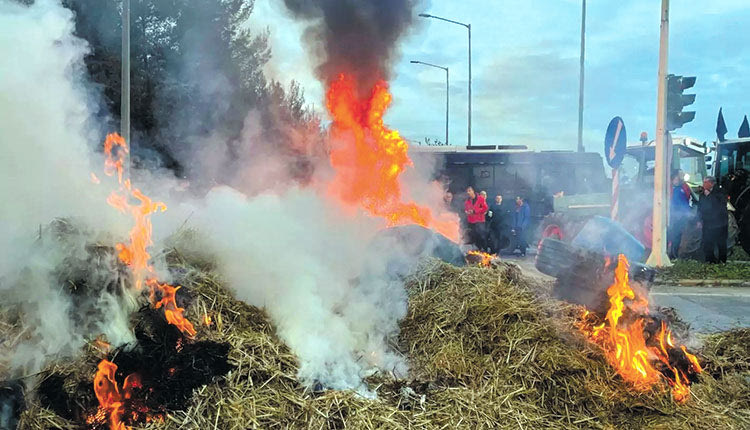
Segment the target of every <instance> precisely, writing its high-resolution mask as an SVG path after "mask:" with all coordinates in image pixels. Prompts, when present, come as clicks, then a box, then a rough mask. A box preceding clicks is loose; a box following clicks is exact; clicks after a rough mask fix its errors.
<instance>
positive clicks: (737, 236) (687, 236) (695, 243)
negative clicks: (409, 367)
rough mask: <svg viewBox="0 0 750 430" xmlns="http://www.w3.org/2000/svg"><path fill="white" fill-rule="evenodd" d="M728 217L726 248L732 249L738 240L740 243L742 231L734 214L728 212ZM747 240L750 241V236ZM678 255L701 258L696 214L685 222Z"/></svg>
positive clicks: (691, 258)
mask: <svg viewBox="0 0 750 430" xmlns="http://www.w3.org/2000/svg"><path fill="white" fill-rule="evenodd" d="M728 217H729V218H728V220H727V222H728V224H727V225H728V227H727V250H729V249H732V247H733V246H735V245H737V243H738V242H739V243H742V238H741V233H742V231H741V230H740V228H739V227H738V225H737V221H736V220H735V218H734V214H732V212H729V215H728ZM748 234H750V231H748ZM748 241H749V242H750V237H749V239H748ZM678 257H679V258H683V259H690V260H699V261H702V260H703V231H702V229H701V228H700V227H698V218H697V217H696V216H694V217H691V218H690V220H688V222H686V223H685V227H684V228H683V230H682V241H680V251H679V254H678Z"/></svg>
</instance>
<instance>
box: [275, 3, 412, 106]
mask: <svg viewBox="0 0 750 430" xmlns="http://www.w3.org/2000/svg"><path fill="white" fill-rule="evenodd" d="M416 3H417V2H416V1H415V0H346V1H339V0H284V4H285V5H286V7H287V8H288V9H289V11H290V12H292V14H293V15H294V16H295V17H297V18H302V19H306V20H309V21H311V22H312V23H311V26H310V27H309V28H308V30H307V34H306V39H307V40H309V41H310V43H311V44H312V50H313V53H314V55H316V56H318V57H319V58H320V63H319V66H318V70H317V72H318V76H319V78H320V79H321V80H322V81H323V82H325V83H327V82H329V81H330V80H331V79H332V78H334V77H335V76H336V75H337V74H339V73H343V72H346V73H352V74H354V75H355V76H356V82H357V83H358V84H359V85H360V89H365V90H369V89H370V88H372V85H373V84H374V83H375V82H377V81H378V80H379V79H387V78H388V74H389V71H390V64H389V63H390V61H391V59H392V58H393V56H394V53H395V50H396V42H397V41H398V40H399V39H400V38H401V36H403V35H404V33H405V32H406V30H407V29H408V28H409V26H410V25H411V23H412V19H413V15H414V14H413V9H414V6H415V4H416ZM363 93H364V92H363Z"/></svg>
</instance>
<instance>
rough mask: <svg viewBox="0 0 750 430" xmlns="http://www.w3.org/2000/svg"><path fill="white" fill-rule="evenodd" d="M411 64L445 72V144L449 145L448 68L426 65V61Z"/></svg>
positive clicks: (412, 61)
mask: <svg viewBox="0 0 750 430" xmlns="http://www.w3.org/2000/svg"><path fill="white" fill-rule="evenodd" d="M410 62H411V63H412V64H422V65H424V66H429V67H435V68H437V69H443V70H445V144H446V145H448V107H449V105H450V78H449V76H448V68H447V67H443V66H438V65H437V64H431V63H425V62H424V61H417V60H411V61H410Z"/></svg>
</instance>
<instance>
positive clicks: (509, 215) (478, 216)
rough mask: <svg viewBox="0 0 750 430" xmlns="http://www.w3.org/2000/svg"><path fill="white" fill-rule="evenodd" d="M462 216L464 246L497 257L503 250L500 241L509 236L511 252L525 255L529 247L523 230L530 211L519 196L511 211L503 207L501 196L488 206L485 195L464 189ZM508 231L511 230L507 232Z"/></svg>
mask: <svg viewBox="0 0 750 430" xmlns="http://www.w3.org/2000/svg"><path fill="white" fill-rule="evenodd" d="M466 195H467V198H466V200H465V201H464V208H463V209H464V214H465V216H466V218H465V227H466V239H467V243H469V244H471V245H474V246H475V247H476V248H477V249H479V250H480V251H487V252H490V253H493V254H497V253H499V252H500V251H501V248H503V245H504V243H505V241H504V240H503V239H504V238H506V237H507V236H508V233H509V234H510V237H509V239H510V243H511V247H510V248H509V250H510V251H511V252H515V251H520V254H521V256H522V257H523V256H525V255H526V249H527V248H528V247H529V246H528V243H527V242H526V231H527V229H528V227H529V222H530V221H531V209H530V208H529V205H528V203H526V202H525V201H524V199H523V198H522V197H521V196H517V197H516V204H515V207H514V208H513V209H510V208H508V207H507V205H504V204H503V196H502V195H500V194H498V195H496V196H495V199H494V202H493V203H491V204H488V203H487V192H486V191H480V192H479V193H477V192H476V191H475V190H474V188H473V187H468V188H467V189H466ZM508 230H510V231H508Z"/></svg>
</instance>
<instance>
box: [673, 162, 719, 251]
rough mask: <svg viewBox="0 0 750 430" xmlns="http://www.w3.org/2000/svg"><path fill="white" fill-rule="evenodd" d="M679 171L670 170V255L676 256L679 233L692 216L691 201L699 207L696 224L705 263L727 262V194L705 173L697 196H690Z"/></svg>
mask: <svg viewBox="0 0 750 430" xmlns="http://www.w3.org/2000/svg"><path fill="white" fill-rule="evenodd" d="M683 177H684V174H683V173H682V171H679V170H675V171H673V172H672V188H671V198H670V212H669V231H668V240H669V257H670V258H677V257H678V255H679V250H680V243H681V242H682V232H683V230H684V229H685V225H686V224H687V223H688V222H689V220H690V219H691V210H690V207H691V202H692V203H694V204H695V205H697V207H698V211H697V212H698V227H699V228H700V229H701V239H702V244H703V255H704V258H705V260H706V262H709V263H726V261H727V236H728V233H729V213H728V212H727V197H726V196H725V195H724V193H722V192H721V190H720V189H719V188H718V187H716V179H715V178H714V177H712V176H707V177H706V178H705V179H704V180H703V190H702V192H701V193H700V197H696V196H694V195H693V193H692V190H691V189H690V186H689V185H688V184H686V183H685V182H684V180H683Z"/></svg>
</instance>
